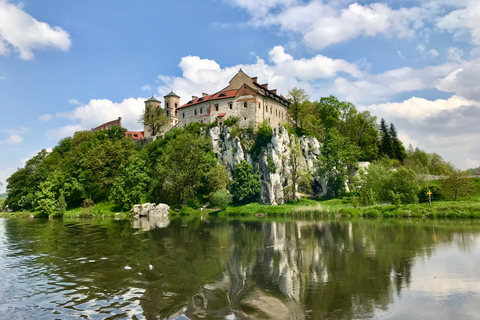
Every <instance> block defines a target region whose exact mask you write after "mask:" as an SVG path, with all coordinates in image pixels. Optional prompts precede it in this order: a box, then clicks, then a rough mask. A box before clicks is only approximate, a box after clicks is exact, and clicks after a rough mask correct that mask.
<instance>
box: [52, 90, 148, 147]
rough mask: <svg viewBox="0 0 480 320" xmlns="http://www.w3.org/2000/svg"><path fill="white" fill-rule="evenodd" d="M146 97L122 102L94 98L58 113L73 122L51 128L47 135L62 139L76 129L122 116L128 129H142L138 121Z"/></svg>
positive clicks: (88, 127)
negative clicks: (68, 110) (70, 109)
mask: <svg viewBox="0 0 480 320" xmlns="http://www.w3.org/2000/svg"><path fill="white" fill-rule="evenodd" d="M144 101H145V99H144V98H128V99H125V100H123V101H122V102H113V101H111V100H108V99H93V100H90V102H89V103H87V104H85V105H80V106H78V107H76V108H75V109H74V110H72V111H70V112H65V113H59V114H57V117H60V118H67V119H69V120H71V121H72V122H73V123H72V124H69V125H66V126H63V127H60V128H57V129H53V130H49V131H48V132H47V133H46V136H47V137H48V138H50V139H53V138H57V139H61V138H64V137H67V136H71V135H72V134H73V133H74V132H75V131H79V130H90V129H92V128H95V127H97V126H99V125H101V124H103V123H105V122H108V121H112V120H116V119H117V118H118V117H121V118H122V126H123V127H125V128H127V129H128V130H142V127H141V125H139V124H138V123H137V120H138V118H139V117H140V114H141V113H142V111H143V108H144V106H145V104H144Z"/></svg>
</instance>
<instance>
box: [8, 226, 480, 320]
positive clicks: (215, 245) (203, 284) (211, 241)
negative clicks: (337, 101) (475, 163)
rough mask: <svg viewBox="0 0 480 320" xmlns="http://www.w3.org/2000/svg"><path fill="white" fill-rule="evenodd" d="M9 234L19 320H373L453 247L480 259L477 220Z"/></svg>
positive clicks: (14, 313)
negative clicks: (38, 319)
mask: <svg viewBox="0 0 480 320" xmlns="http://www.w3.org/2000/svg"><path fill="white" fill-rule="evenodd" d="M0 234H1V236H0V272H1V274H2V275H5V277H4V278H3V279H2V280H0V281H1V282H2V285H1V286H0V314H2V315H5V316H7V317H9V318H18V317H26V318H28V316H32V317H39V316H42V317H43V318H46V319H49V318H51V319H55V318H69V317H72V318H78V317H79V318H85V319H90V318H91V319H94V318H101V319H104V318H111V319H115V318H133V319H158V318H161V319H164V318H168V319H325V318H328V319H370V318H375V317H376V316H377V315H378V314H379V313H382V312H386V311H388V310H397V309H398V308H400V306H401V305H402V303H401V302H402V301H403V300H405V299H407V300H408V297H409V295H411V293H412V292H414V291H415V292H416V290H413V289H412V290H410V288H411V287H412V286H415V285H416V284H417V283H421V282H420V281H419V280H414V279H418V277H417V278H416V275H415V270H416V269H415V268H416V267H419V266H423V265H426V267H429V268H432V269H433V268H434V267H435V268H437V269H438V268H440V267H439V266H429V265H428V261H430V260H433V258H434V257H442V256H443V255H442V254H443V252H450V251H451V253H449V254H451V255H454V256H455V257H458V256H462V257H465V256H467V257H472V259H474V261H466V262H465V263H467V264H472V263H476V264H478V263H479V262H480V254H479V248H478V245H479V241H478V240H479V235H480V223H478V222H474V221H461V222H456V221H448V222H445V221H424V220H393V219H392V220H351V221H349V220H338V221H336V220H324V221H314V220H313V221H296V220H290V221H289V220H282V221H279V222H275V221H263V220H238V219H231V220H228V219H220V218H189V219H180V218H176V219H172V220H170V219H168V218H162V219H155V220H146V219H143V220H132V221H121V220H119V221H116V220H96V221H82V220H64V221H61V220H0ZM452 248H453V249H452ZM448 250H450V251H448ZM452 250H453V251H452ZM475 259H476V260H475ZM437 260H438V259H437ZM459 260H461V259H459ZM458 263H460V262H458ZM460 267H461V266H460ZM465 268H467V267H465ZM419 270H420V269H419ZM465 270H467V271H466V272H468V270H469V269H465ZM418 272H420V271H418ZM464 276H465V275H464ZM470 276H472V275H470ZM475 276H476V278H475ZM452 277H453V276H452ZM472 277H473V279H471V280H472V281H476V283H478V282H480V274H478V273H476V274H474V275H473V276H472ZM452 279H453V280H455V278H452ZM456 280H458V279H456ZM7 284H8V285H7ZM466 288H468V287H466ZM469 290H470V289H468V290H467V289H465V290H464V292H460V293H462V294H464V295H467V296H468V297H477V298H478V297H479V293H480V292H476V291H475V290H470V291H469ZM479 291H480V290H479ZM450 298H452V296H450ZM452 299H453V298H452ZM467 300H468V299H467ZM408 301H410V300H408ZM458 303H459V304H460V305H461V304H462V301H459V302H458ZM397 306H399V307H398V308H397ZM412 307H415V306H412ZM455 310H456V311H455V312H459V313H461V306H459V307H458V308H456V309H455ZM477 311H480V310H477ZM395 312H397V311H395ZM401 312H405V310H403V309H402V310H400V309H399V311H398V313H399V314H400V313H401ZM390 316H391V315H390ZM437 318H438V317H437Z"/></svg>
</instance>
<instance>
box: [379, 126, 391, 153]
mask: <svg viewBox="0 0 480 320" xmlns="http://www.w3.org/2000/svg"><path fill="white" fill-rule="evenodd" d="M379 151H380V156H387V157H389V158H390V159H394V156H393V146H392V138H391V136H390V130H389V129H388V126H387V123H386V122H385V119H383V118H382V119H381V120H380V147H379Z"/></svg>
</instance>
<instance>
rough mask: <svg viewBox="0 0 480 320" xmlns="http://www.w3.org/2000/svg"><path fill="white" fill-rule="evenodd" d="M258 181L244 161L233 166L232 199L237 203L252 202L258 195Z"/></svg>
mask: <svg viewBox="0 0 480 320" xmlns="http://www.w3.org/2000/svg"><path fill="white" fill-rule="evenodd" d="M260 190H261V187H260V181H259V178H258V175H256V174H254V173H253V167H252V165H251V164H250V163H248V162H247V161H245V160H242V161H240V162H239V163H238V164H237V165H236V166H235V171H234V172H233V181H232V194H233V197H234V198H235V199H237V200H239V201H247V200H253V199H255V198H257V197H258V195H259V193H260Z"/></svg>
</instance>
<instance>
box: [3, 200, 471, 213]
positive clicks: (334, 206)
mask: <svg viewBox="0 0 480 320" xmlns="http://www.w3.org/2000/svg"><path fill="white" fill-rule="evenodd" d="M129 215H130V212H128V211H127V212H125V211H122V210H121V208H119V207H118V206H115V205H113V204H109V203H99V204H96V205H94V206H93V207H89V208H73V209H69V210H67V211H66V212H65V214H64V215H63V217H66V218H69V217H71V218H74V217H103V218H122V219H128V218H129ZM170 215H171V216H199V215H202V216H208V215H215V216H271V217H280V216H299V217H302V216H304V217H305V216H317V217H346V218H350V217H366V218H375V217H399V218H401V217H404V218H406V217H418V218H422V217H423V218H480V195H479V194H476V195H475V196H473V197H470V198H465V199H460V200H458V201H434V202H432V205H431V206H430V205H429V204H428V203H417V204H405V205H399V206H395V205H392V204H378V205H374V206H368V207H356V206H354V205H353V204H352V201H351V199H350V198H349V197H342V198H335V199H329V200H325V199H324V200H312V199H307V198H303V199H300V200H298V201H297V202H291V203H286V204H283V205H278V206H272V205H263V204H259V203H249V204H245V205H238V206H229V207H228V208H227V209H226V210H223V211H221V210H219V209H216V208H206V209H202V210H200V209H197V210H195V209H192V208H189V207H184V208H182V209H181V210H180V211H178V212H176V211H174V210H170ZM0 217H2V218H47V217H48V216H45V215H44V214H42V213H39V212H27V211H20V212H11V213H7V212H1V213H0ZM58 217H60V216H58Z"/></svg>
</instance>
